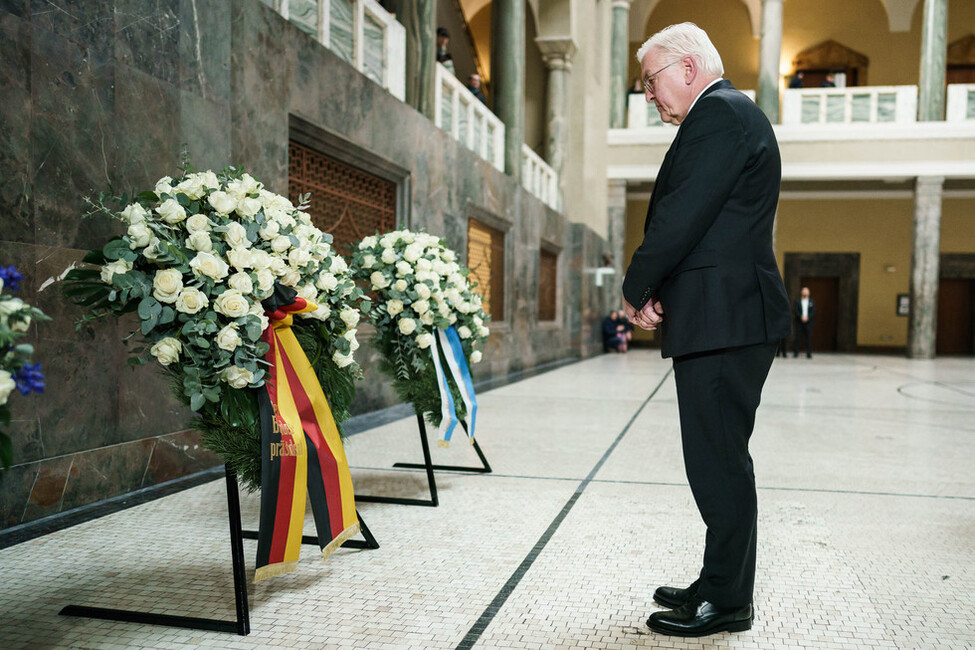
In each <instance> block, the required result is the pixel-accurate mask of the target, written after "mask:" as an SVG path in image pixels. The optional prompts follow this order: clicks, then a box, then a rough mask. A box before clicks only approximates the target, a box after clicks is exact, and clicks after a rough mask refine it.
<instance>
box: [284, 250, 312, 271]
mask: <svg viewBox="0 0 975 650" xmlns="http://www.w3.org/2000/svg"><path fill="white" fill-rule="evenodd" d="M288 262H289V263H290V264H291V266H293V267H295V268H299V269H300V268H301V267H303V266H304V265H306V264H308V263H309V262H311V253H309V252H308V251H307V250H305V249H303V248H292V249H291V252H290V253H288Z"/></svg>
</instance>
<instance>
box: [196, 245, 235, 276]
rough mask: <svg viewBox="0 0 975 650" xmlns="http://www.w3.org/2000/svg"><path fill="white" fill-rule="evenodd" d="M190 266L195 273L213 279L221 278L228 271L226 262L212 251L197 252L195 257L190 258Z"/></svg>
mask: <svg viewBox="0 0 975 650" xmlns="http://www.w3.org/2000/svg"><path fill="white" fill-rule="evenodd" d="M190 268H191V269H193V273H194V274H195V275H197V276H201V275H205V276H207V277H208V278H213V279H214V280H223V279H224V278H225V277H227V273H229V272H230V267H229V266H227V263H226V262H224V261H223V260H222V259H221V258H219V257H217V256H216V255H214V254H212V253H202V252H201V253H197V254H196V257H194V258H193V259H191V260H190Z"/></svg>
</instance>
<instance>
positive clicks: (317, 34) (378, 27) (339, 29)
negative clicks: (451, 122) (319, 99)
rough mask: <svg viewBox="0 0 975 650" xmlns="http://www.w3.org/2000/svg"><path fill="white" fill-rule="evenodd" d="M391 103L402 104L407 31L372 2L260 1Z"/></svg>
mask: <svg viewBox="0 0 975 650" xmlns="http://www.w3.org/2000/svg"><path fill="white" fill-rule="evenodd" d="M263 2H264V4H266V5H268V6H270V7H271V8H273V9H275V10H276V11H278V12H279V13H280V14H281V15H282V16H284V17H285V18H286V19H287V20H289V21H291V22H292V23H294V24H295V25H296V26H297V27H298V28H299V29H300V30H302V31H303V32H305V33H307V34H310V35H311V36H313V37H314V38H315V39H316V40H317V41H318V42H319V43H321V44H322V45H324V46H325V47H327V48H328V49H330V50H332V52H334V53H335V54H337V55H338V56H339V57H340V58H341V59H342V60H344V61H345V62H346V63H348V64H349V65H351V66H353V67H355V69H356V70H358V71H359V72H361V73H362V74H364V75H366V76H367V77H369V78H370V79H372V80H373V81H375V82H376V83H377V84H379V85H380V86H382V87H383V88H386V89H387V90H388V91H389V93H390V94H391V95H393V97H396V98H397V99H399V100H400V101H405V100H406V29H405V28H404V27H403V26H402V25H401V24H399V23H398V22H397V21H396V19H395V18H394V17H393V15H392V14H390V13H389V12H388V11H386V10H385V9H383V8H382V7H381V6H380V5H379V3H378V2H376V0H263Z"/></svg>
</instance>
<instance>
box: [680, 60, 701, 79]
mask: <svg viewBox="0 0 975 650" xmlns="http://www.w3.org/2000/svg"><path fill="white" fill-rule="evenodd" d="M680 69H681V72H682V73H683V74H684V85H687V86H690V85H691V84H692V83H694V79H696V78H697V75H698V72H700V69H699V68H698V67H697V61H696V60H695V59H694V57H692V56H685V57H684V58H683V59H681V60H680Z"/></svg>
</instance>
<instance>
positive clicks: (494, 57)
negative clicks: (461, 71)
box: [490, 0, 525, 180]
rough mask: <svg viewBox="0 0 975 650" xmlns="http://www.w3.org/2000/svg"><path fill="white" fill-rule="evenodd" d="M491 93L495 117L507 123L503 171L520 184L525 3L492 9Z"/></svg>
mask: <svg viewBox="0 0 975 650" xmlns="http://www.w3.org/2000/svg"><path fill="white" fill-rule="evenodd" d="M491 16H492V30H491V92H492V94H493V95H494V97H491V98H490V99H491V100H492V101H493V106H494V113H495V115H497V116H498V118H499V119H500V120H501V121H502V122H504V170H505V172H506V173H507V174H508V175H509V176H511V177H513V178H515V179H516V180H521V145H522V143H524V141H525V0H495V1H494V3H493V4H492V5H491Z"/></svg>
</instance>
